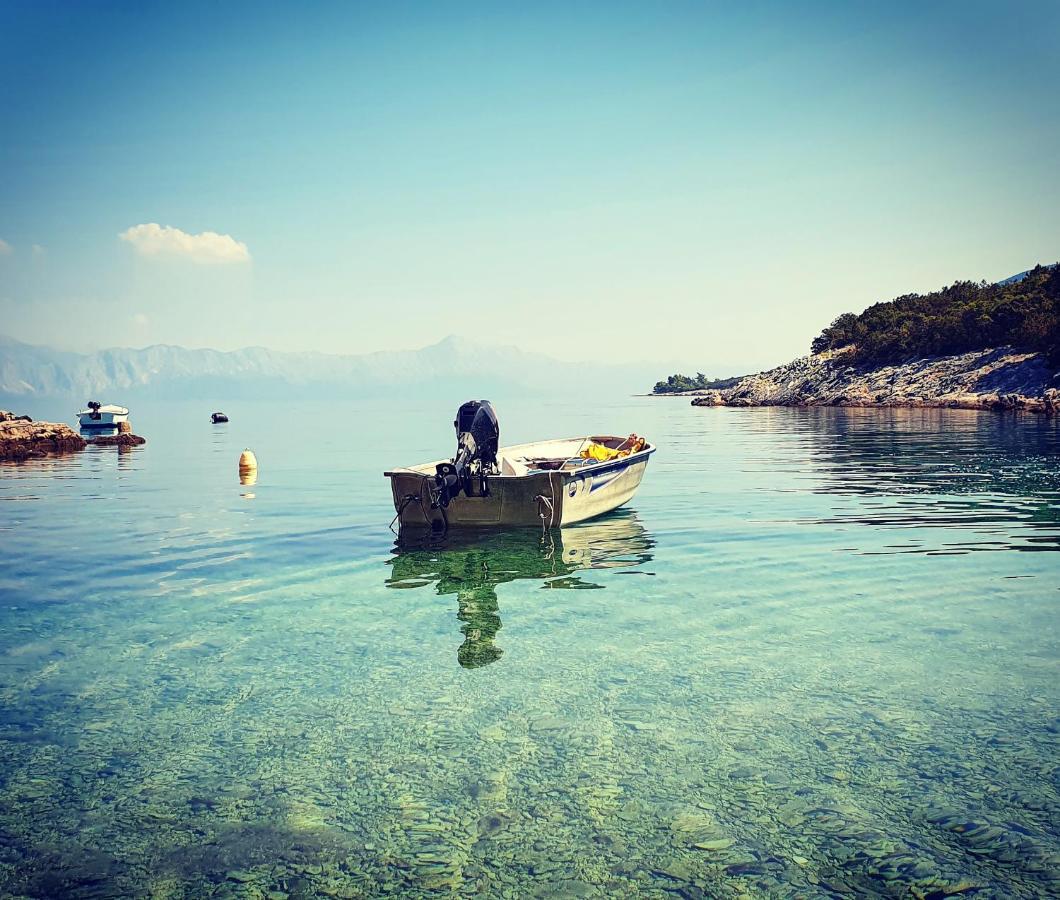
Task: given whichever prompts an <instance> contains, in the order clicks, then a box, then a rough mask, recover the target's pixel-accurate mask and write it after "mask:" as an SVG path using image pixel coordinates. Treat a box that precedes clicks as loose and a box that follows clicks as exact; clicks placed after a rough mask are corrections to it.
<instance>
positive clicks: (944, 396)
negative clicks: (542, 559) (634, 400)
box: [684, 347, 1060, 415]
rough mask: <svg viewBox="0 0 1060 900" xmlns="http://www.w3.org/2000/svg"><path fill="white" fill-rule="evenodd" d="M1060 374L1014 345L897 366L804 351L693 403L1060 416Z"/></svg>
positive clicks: (836, 353) (699, 396)
mask: <svg viewBox="0 0 1060 900" xmlns="http://www.w3.org/2000/svg"><path fill="white" fill-rule="evenodd" d="M1058 384H1060V376H1058V373H1057V372H1056V371H1055V368H1054V367H1052V366H1050V365H1049V364H1048V362H1047V360H1046V358H1045V356H1044V355H1043V354H1041V353H1024V352H1018V351H1016V350H1013V349H1012V348H1010V347H999V348H994V349H990V350H977V351H974V352H971V353H962V354H960V355H956V356H937V357H929V358H926V359H918V360H915V361H911V362H904V363H900V364H896V365H870V364H860V365H859V364H855V363H854V362H853V361H852V359H851V358H850V353H849V351H844V350H829V351H826V352H823V353H816V354H811V355H810V356H804V357H801V358H799V359H796V360H794V361H793V362H790V363H787V364H786V365H783V366H777V367H776V368H775V369H770V370H768V371H766V372H760V373H758V374H757V375H748V376H747V377H745V378H742V379H741V380H740V381H739V382H737V383H736V384H735V385H734V386H733V387H731V388H728V389H725V390H706V391H693V392H689V393H686V394H685V395H684V396H693V397H694V399H693V400H692V405H693V406H867V407H939V408H947V409H995V410H1026V411H1028V412H1035V413H1044V414H1046V415H1055V414H1057V413H1060V390H1058V389H1057V388H1058Z"/></svg>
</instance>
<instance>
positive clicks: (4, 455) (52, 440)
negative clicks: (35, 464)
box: [0, 410, 85, 460]
mask: <svg viewBox="0 0 1060 900" xmlns="http://www.w3.org/2000/svg"><path fill="white" fill-rule="evenodd" d="M28 418H29V417H28V416H14V415H12V414H11V413H9V412H6V411H3V410H0V460H2V459H29V458H31V457H36V456H47V455H48V454H49V453H69V452H70V451H74V450H83V449H84V448H85V439H84V438H83V437H81V436H80V435H79V434H78V433H77V432H76V431H74V430H73V429H72V428H70V427H69V426H68V425H62V424H59V423H56V422H33V421H26V420H27V419H28Z"/></svg>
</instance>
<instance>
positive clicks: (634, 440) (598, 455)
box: [578, 434, 645, 462]
mask: <svg viewBox="0 0 1060 900" xmlns="http://www.w3.org/2000/svg"><path fill="white" fill-rule="evenodd" d="M627 444H628V445H629V446H626V445H627ZM644 444H645V441H644V438H642V437H640V436H639V435H636V434H631V435H630V436H629V437H628V438H626V439H625V440H624V441H623V442H622V443H621V444H619V445H618V447H617V448H616V449H614V450H612V449H611V448H610V447H605V446H604V445H603V444H598V443H596V441H593V442H592V443H591V444H589V446H588V447H586V448H585V449H584V450H582V452H581V453H579V454H578V455H579V456H580V457H581V458H582V459H595V460H597V461H598V462H607V461H608V460H609V459H619V458H620V457H623V456H629V454H631V453H637V452H639V451H641V450H643V449H644Z"/></svg>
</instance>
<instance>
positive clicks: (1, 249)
mask: <svg viewBox="0 0 1060 900" xmlns="http://www.w3.org/2000/svg"><path fill="white" fill-rule="evenodd" d="M10 255H11V245H10V244H9V243H8V242H7V241H5V240H4V239H3V238H0V256H10Z"/></svg>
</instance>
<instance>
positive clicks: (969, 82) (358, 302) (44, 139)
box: [0, 0, 1060, 376]
mask: <svg viewBox="0 0 1060 900" xmlns="http://www.w3.org/2000/svg"><path fill="white" fill-rule="evenodd" d="M1058 46H1060V3H1057V2H1056V0H1042V2H1026V3H1024V2H996V3H980V2H975V0H971V2H961V3H924V2H918V3H904V2H893V3H886V4H877V3H860V2H834V3H820V2H818V3H799V2H781V3H757V2H749V3H741V4H731V3H728V4H711V3H694V4H693V3H687V4H686V3H659V4H656V3H637V4H624V3H621V2H607V3H556V4H551V3H547V2H546V3H538V4H519V5H515V4H502V3H484V4H476V3H473V2H464V3H459V4H446V3H441V2H438V3H428V4H416V3H403V2H395V3H376V4H355V3H339V4H332V5H329V4H323V3H315V4H293V3H292V4H269V3H265V2H262V3H256V4H240V3H234V2H230V3H223V4H217V3H211V4H196V3H190V2H189V3H180V4H173V3H157V4H156V3H150V2H143V3H132V2H128V3H121V4H109V3H104V2H93V3H81V2H76V3H74V2H71V3H58V4H56V3H48V2H44V0H28V2H10V0H0V133H2V137H0V334H6V335H9V336H11V337H14V338H16V339H18V340H23V341H26V342H30V343H41V344H47V345H50V346H53V347H58V348H61V349H82V350H92V349H98V348H102V347H108V346H135V347H140V346H145V345H148V344H154V343H169V344H181V345H185V346H190V347H204V346H209V347H216V348H219V349H234V348H238V347H245V346H253V345H261V346H267V347H271V348H274V349H278V350H319V351H325V352H334V353H361V352H368V351H375V350H391V349H410V348H416V347H420V346H425V345H427V344H430V343H433V342H435V341H436V340H439V339H441V338H443V337H445V336H446V335H449V334H461V335H464V336H466V337H469V338H472V339H474V340H478V341H483V342H487V343H496V344H504V345H517V346H519V347H521V348H523V349H526V350H533V351H539V352H544V353H549V354H551V355H553V356H556V357H560V358H563V359H571V360H577V359H608V360H621V359H630V360H660V361H666V362H667V363H670V362H673V363H675V364H676V363H677V362H680V363H681V364H682V365H686V364H687V366H688V367H689V368H694V369H696V370H699V371H704V372H707V373H708V374H711V375H715V376H719V375H727V374H733V373H734V372H736V371H741V370H745V369H747V368H749V367H752V366H754V367H765V366H770V365H775V364H778V363H781V362H784V361H787V360H788V359H790V358H792V357H794V356H797V355H800V354H802V353H805V352H806V351H807V349H808V346H809V342H810V340H811V339H812V338H813V337H814V335H816V334H817V333H818V332H819V331H820V329H821V328H822V327H823V326H825V325H827V324H828V323H829V322H830V321H831V320H832V319H833V318H835V317H836V316H837V315H839V314H840V313H842V312H846V311H860V310H861V309H863V308H865V307H866V306H868V305H869V304H871V303H874V302H878V301H880V300H887V299H891V298H893V297H895V296H897V295H900V294H904V293H908V292H911V291H928V290H932V289H935V288H938V287H940V286H942V285H944V284H949V283H951V282H953V281H954V280H957V279H964V278H972V279H980V278H985V279H987V280H991V281H992V280H996V279H999V278H1003V277H1005V276H1008V275H1011V274H1014V273H1016V272H1019V271H1022V270H1024V269H1026V268H1029V267H1030V266H1032V265H1034V264H1035V263H1037V262H1055V261H1057V259H1060V174H1058V173H1060V67H1058V66H1057V65H1056V48H1057V47H1058Z"/></svg>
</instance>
